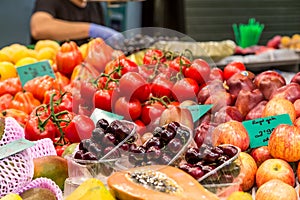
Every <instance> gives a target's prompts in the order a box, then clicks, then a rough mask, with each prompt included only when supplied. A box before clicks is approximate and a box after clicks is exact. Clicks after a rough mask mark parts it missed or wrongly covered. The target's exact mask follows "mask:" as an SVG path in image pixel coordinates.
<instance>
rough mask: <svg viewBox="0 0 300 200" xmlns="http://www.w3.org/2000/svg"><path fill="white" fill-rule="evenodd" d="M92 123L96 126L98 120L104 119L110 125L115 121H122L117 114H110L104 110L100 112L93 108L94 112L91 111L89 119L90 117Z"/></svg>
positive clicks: (121, 117)
mask: <svg viewBox="0 0 300 200" xmlns="http://www.w3.org/2000/svg"><path fill="white" fill-rule="evenodd" d="M90 118H91V119H92V120H93V122H94V123H95V124H96V123H97V121H98V120H99V119H106V120H107V121H108V123H111V122H113V121H115V120H122V119H124V117H123V116H121V115H117V114H114V113H111V112H107V111H105V110H101V109H99V108H95V110H94V111H93V113H92V114H91V117H90Z"/></svg>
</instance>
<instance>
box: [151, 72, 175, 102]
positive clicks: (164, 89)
mask: <svg viewBox="0 0 300 200" xmlns="http://www.w3.org/2000/svg"><path fill="white" fill-rule="evenodd" d="M173 85H174V84H173V82H172V81H170V80H169V79H167V78H165V77H163V76H158V77H156V78H155V79H154V80H153V82H152V84H151V94H152V95H153V96H154V97H159V98H160V97H163V96H167V97H169V98H171V97H172V87H173Z"/></svg>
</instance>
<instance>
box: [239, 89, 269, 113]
mask: <svg viewBox="0 0 300 200" xmlns="http://www.w3.org/2000/svg"><path fill="white" fill-rule="evenodd" d="M262 100H264V96H263V94H262V93H261V91H260V90H259V89H254V90H252V91H249V90H244V89H242V90H241V91H240V92H239V94H238V96H237V99H236V102H235V106H236V107H237V109H238V110H239V111H240V113H241V114H242V115H243V117H245V116H246V115H247V114H248V112H249V111H250V110H251V109H252V108H254V107H255V106H256V105H257V104H258V103H259V102H261V101H262Z"/></svg>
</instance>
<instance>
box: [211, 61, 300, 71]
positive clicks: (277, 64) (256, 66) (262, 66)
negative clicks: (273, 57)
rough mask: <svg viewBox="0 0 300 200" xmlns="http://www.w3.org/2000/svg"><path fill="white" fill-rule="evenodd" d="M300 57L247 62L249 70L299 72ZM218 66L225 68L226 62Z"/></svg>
mask: <svg viewBox="0 0 300 200" xmlns="http://www.w3.org/2000/svg"><path fill="white" fill-rule="evenodd" d="M299 64H300V59H293V60H281V61H269V62H253V63H245V66H246V67H247V69H248V70H250V71H253V72H261V71H265V70H269V69H280V70H283V71H291V72H298V71H299ZM216 65H217V67H219V68H221V69H223V68H224V67H225V66H226V64H218V63H216Z"/></svg>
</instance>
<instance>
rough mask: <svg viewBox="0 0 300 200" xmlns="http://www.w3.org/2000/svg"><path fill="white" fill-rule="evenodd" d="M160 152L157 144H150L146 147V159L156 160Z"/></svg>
mask: <svg viewBox="0 0 300 200" xmlns="http://www.w3.org/2000/svg"><path fill="white" fill-rule="evenodd" d="M161 155H162V152H161V150H160V149H159V148H158V147H157V146H151V147H150V148H149V149H147V155H146V157H147V159H148V160H157V159H159V158H160V157H161Z"/></svg>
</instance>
